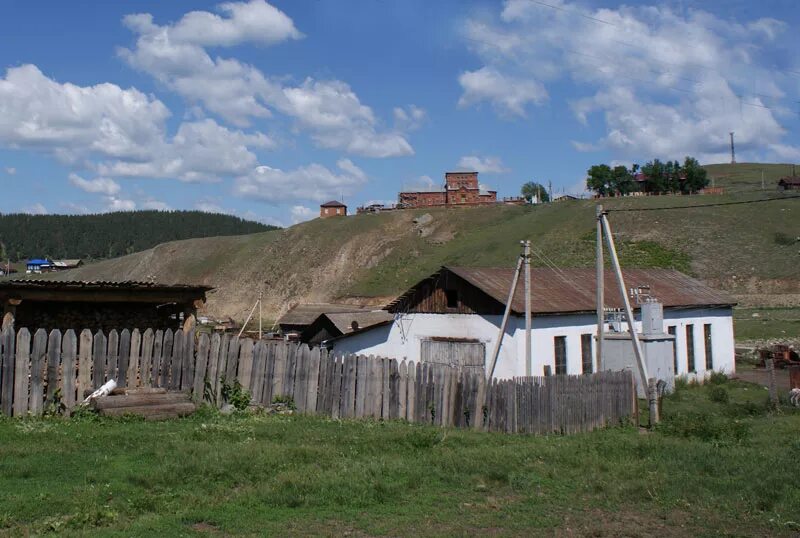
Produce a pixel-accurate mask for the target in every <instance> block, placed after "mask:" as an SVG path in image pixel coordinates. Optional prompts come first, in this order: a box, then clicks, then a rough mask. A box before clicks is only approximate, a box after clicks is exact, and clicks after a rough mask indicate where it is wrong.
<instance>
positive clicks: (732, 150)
mask: <svg viewBox="0 0 800 538" xmlns="http://www.w3.org/2000/svg"><path fill="white" fill-rule="evenodd" d="M731 164H736V151H735V150H734V148H733V131H731Z"/></svg>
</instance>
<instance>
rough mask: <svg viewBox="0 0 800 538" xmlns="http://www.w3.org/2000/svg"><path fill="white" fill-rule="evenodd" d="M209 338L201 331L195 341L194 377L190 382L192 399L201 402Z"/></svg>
mask: <svg viewBox="0 0 800 538" xmlns="http://www.w3.org/2000/svg"><path fill="white" fill-rule="evenodd" d="M210 347H211V340H210V339H209V337H208V335H207V334H205V333H203V334H201V335H200V339H199V340H198V342H197V362H196V363H195V372H194V379H193V383H192V399H193V400H194V401H195V402H202V401H203V395H204V394H205V383H206V372H207V371H208V356H209V351H210Z"/></svg>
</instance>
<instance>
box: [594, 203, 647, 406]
mask: <svg viewBox="0 0 800 538" xmlns="http://www.w3.org/2000/svg"><path fill="white" fill-rule="evenodd" d="M600 219H601V221H602V223H603V231H604V232H605V235H606V244H607V245H608V253H609V255H610V256H611V265H612V267H613V268H614V272H615V273H616V275H617V284H618V285H619V294H620V296H621V297H622V302H623V304H624V305H625V316H626V317H627V318H628V331H630V333H631V341H632V342H633V354H634V355H635V356H636V364H637V366H638V367H639V380H640V383H641V384H642V385H641V386H642V390H644V391H645V394H646V393H647V386H648V375H647V365H646V364H645V362H644V353H642V346H641V343H640V342H639V335H638V334H637V333H636V326H635V325H634V319H633V309H632V308H631V301H630V299H629V298H628V291H627V289H626V288H625V279H624V278H623V276H622V268H621V267H620V265H619V258H617V247H616V246H615V245H614V236H613V235H612V234H611V225H610V224H609V223H608V216H607V213H606V212H603V213H601V214H600Z"/></svg>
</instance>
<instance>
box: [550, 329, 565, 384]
mask: <svg viewBox="0 0 800 538" xmlns="http://www.w3.org/2000/svg"><path fill="white" fill-rule="evenodd" d="M553 348H554V351H555V358H556V375H563V374H566V373H567V337H566V336H556V337H555V338H554V339H553Z"/></svg>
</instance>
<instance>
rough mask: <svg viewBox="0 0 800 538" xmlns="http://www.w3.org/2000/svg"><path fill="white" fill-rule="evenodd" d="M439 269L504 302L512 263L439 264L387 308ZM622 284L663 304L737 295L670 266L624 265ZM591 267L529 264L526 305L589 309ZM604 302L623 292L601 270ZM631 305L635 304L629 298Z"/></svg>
mask: <svg viewBox="0 0 800 538" xmlns="http://www.w3.org/2000/svg"><path fill="white" fill-rule="evenodd" d="M442 272H450V273H452V274H454V275H456V276H458V277H460V278H462V279H463V280H464V281H466V282H468V283H469V284H471V285H472V286H475V287H476V288H478V289H480V290H481V291H483V292H484V293H486V294H487V295H489V296H490V297H492V298H494V299H496V300H497V301H498V302H499V303H500V304H502V305H505V304H506V300H507V299H508V292H509V290H510V288H511V281H512V280H513V277H514V269H512V268H505V267H487V268H476V267H449V266H445V267H442V268H441V269H440V270H439V271H438V272H437V273H434V274H433V275H431V276H430V277H428V278H426V279H425V280H423V281H422V282H420V283H419V284H417V285H416V286H414V287H412V288H411V289H409V290H408V291H407V292H405V293H404V294H403V295H401V296H400V297H398V298H397V299H395V300H394V301H393V302H392V303H390V304H389V305H388V306H387V307H386V308H387V309H389V310H393V309H395V308H398V307H400V306H401V305H402V303H403V301H404V300H406V299H409V298H410V297H411V296H412V294H413V293H414V291H415V289H416V288H417V287H418V286H419V285H421V284H422V283H424V282H426V281H428V280H430V279H436V278H438V276H439V275H440V274H441V273H442ZM622 274H623V277H624V279H625V285H626V286H627V288H628V289H631V288H635V287H639V286H649V287H650V295H651V296H653V297H654V298H656V299H657V300H659V301H660V302H661V303H662V304H663V305H664V306H665V307H671V308H680V307H710V306H731V305H734V304H736V301H735V300H734V299H733V298H732V297H731V296H730V295H728V294H727V293H724V292H721V291H718V290H715V289H713V288H710V287H709V286H707V285H705V284H703V283H702V282H700V281H699V280H697V279H694V278H692V277H690V276H687V275H685V274H683V273H681V272H679V271H675V270H673V269H623V270H622ZM595 280H596V277H595V269H594V268H569V269H550V268H543V267H532V268H531V311H532V313H533V314H569V313H577V312H594V311H595V310H596V289H597V288H596V283H595ZM604 286H605V306H606V307H607V308H622V307H623V302H622V296H621V295H620V293H619V285H618V284H617V280H616V277H615V275H614V272H613V271H612V270H610V269H607V270H606V271H605V282H604ZM632 306H633V307H634V308H636V306H637V305H636V304H635V303H634V302H633V301H632ZM511 310H512V312H513V313H514V314H518V315H521V314H524V312H525V288H524V284H523V280H522V278H520V281H519V284H518V285H517V291H516V293H515V294H514V298H513V300H512V302H511Z"/></svg>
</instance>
